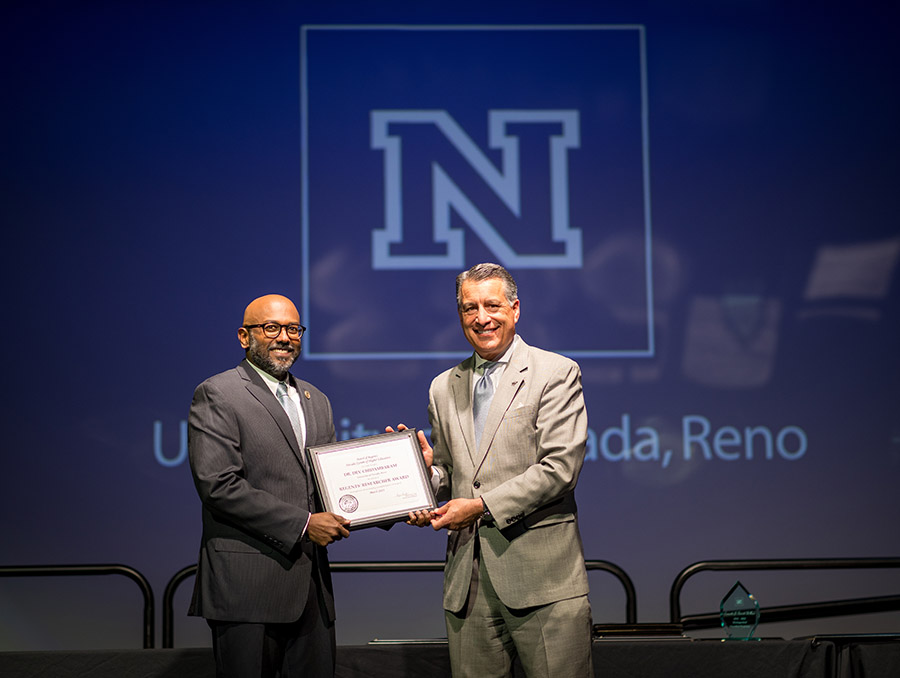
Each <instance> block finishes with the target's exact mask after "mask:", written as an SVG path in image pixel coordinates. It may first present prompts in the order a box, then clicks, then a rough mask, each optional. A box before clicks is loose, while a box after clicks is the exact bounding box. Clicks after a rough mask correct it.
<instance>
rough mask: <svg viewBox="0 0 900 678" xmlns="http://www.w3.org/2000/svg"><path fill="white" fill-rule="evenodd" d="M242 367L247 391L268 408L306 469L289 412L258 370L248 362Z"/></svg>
mask: <svg viewBox="0 0 900 678" xmlns="http://www.w3.org/2000/svg"><path fill="white" fill-rule="evenodd" d="M240 367H241V368H243V371H242V372H243V373H242V378H243V379H244V380H245V385H246V387H247V391H249V392H250V395H252V396H253V397H254V398H256V399H257V400H258V401H259V403H260V405H262V406H263V407H265V408H266V411H267V412H268V413H269V414H270V415H271V416H272V419H273V420H274V421H275V424H276V425H277V426H278V428H279V429H281V432H282V433H283V434H284V437H285V439H286V440H287V442H288V445H290V447H291V451H292V452H293V453H294V456H295V457H297V460H298V461H299V462H300V466H301V467H305V466H306V465H305V464H304V463H303V458H302V457H301V456H300V452H301V451H300V445H299V443H298V442H297V436H295V435H294V427H293V426H291V420H290V419H289V418H288V415H287V412H285V411H284V408H283V407H282V406H281V403H280V402H278V398H276V397H275V395H274V394H273V393H272V391H271V390H270V389H269V387H268V386H266V383H265V381H263V378H262V377H261V376H259V374H257V373H256V370H254V369H253V368H252V367H251V366H250V365H249V364H247V362H246V361H244V362H243V363H241V364H240ZM305 413H306V410H305V409H304V414H305ZM308 421H309V418H307V438H308V437H309V424H308Z"/></svg>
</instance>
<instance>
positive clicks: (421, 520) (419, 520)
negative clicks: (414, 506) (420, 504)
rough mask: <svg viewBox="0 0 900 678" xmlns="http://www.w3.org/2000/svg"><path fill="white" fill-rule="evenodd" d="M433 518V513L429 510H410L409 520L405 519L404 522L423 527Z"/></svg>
mask: <svg viewBox="0 0 900 678" xmlns="http://www.w3.org/2000/svg"><path fill="white" fill-rule="evenodd" d="M433 518H434V513H432V512H431V511H410V512H409V520H407V521H406V524H407V525H415V526H416V527H425V526H426V525H428V524H430V523H431V521H432V519H433Z"/></svg>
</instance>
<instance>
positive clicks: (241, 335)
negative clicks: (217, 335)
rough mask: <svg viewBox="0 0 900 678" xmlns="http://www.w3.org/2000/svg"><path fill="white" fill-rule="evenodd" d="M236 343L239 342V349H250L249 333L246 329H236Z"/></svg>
mask: <svg viewBox="0 0 900 678" xmlns="http://www.w3.org/2000/svg"><path fill="white" fill-rule="evenodd" d="M238 341H239V342H241V348H243V349H245V350H246V349H248V348H250V332H249V331H248V330H247V328H246V327H238Z"/></svg>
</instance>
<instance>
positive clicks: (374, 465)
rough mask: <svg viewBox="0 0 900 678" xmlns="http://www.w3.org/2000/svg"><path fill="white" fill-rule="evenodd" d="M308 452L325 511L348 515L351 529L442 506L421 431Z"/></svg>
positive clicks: (366, 438)
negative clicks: (433, 486) (419, 435)
mask: <svg viewBox="0 0 900 678" xmlns="http://www.w3.org/2000/svg"><path fill="white" fill-rule="evenodd" d="M307 449H308V452H309V459H310V463H311V466H312V469H313V474H314V476H315V480H316V487H318V489H319V496H320V497H321V498H322V504H323V507H324V509H325V510H326V511H330V512H332V513H337V514H338V515H341V516H344V517H345V518H346V519H347V520H349V521H350V529H351V530H356V529H359V528H361V527H372V526H373V525H386V524H389V523H396V522H398V521H400V520H406V518H407V514H408V513H409V512H410V511H419V510H432V509H434V508H435V507H436V506H437V505H436V503H435V501H434V493H433V492H432V490H431V479H430V478H428V477H427V475H426V469H425V460H424V459H423V458H422V450H421V448H420V447H419V441H418V439H417V438H416V430H415V429H406V430H405V431H398V432H396V433H381V434H379V435H374V436H367V437H365V438H355V439H353V440H343V441H340V442H337V443H329V444H327V445H317V446H316V447H310V448H307Z"/></svg>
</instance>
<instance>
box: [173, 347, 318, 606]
mask: <svg viewBox="0 0 900 678" xmlns="http://www.w3.org/2000/svg"><path fill="white" fill-rule="evenodd" d="M290 379H291V380H292V381H293V383H294V385H295V386H296V388H297V389H298V391H299V392H300V396H301V397H300V401H301V403H302V407H303V415H304V417H305V418H306V445H307V446H313V445H320V444H324V443H329V442H333V441H334V440H335V435H334V422H333V419H332V411H331V403H330V402H329V400H328V398H327V397H326V396H325V395H324V394H323V393H322V392H321V391H319V390H318V389H317V388H315V387H314V386H313V385H312V384H309V383H307V382H305V381H300V380H296V379H294V378H293V377H290ZM188 425H189V428H188V453H189V458H190V463H191V472H192V473H193V477H194V484H195V485H196V487H197V492H198V493H199V495H200V499H201V501H202V503H203V537H202V541H201V545H200V560H199V567H198V571H197V578H196V582H195V585H194V596H193V600H192V601H191V607H190V611H189V614H192V615H198V616H202V617H206V618H207V619H215V620H218V621H233V622H259V623H286V622H292V621H296V620H297V619H299V618H300V614H301V613H302V611H303V608H304V606H305V604H306V598H307V594H308V593H309V591H310V582H311V581H312V582H314V583H315V584H316V585H317V586H319V587H320V588H321V589H322V591H323V592H324V597H325V601H326V605H327V607H328V610H329V614H330V617H331V619H334V599H333V595H332V588H331V576H330V573H329V570H328V559H327V556H326V552H325V549H324V548H322V547H319V546H316V545H315V544H313V543H312V542H311V541H309V539H308V538H306V537H304V538H303V539H302V540H299V541H298V539H299V538H300V534H301V533H302V531H303V529H304V527H305V526H306V523H307V519H308V518H309V514H310V513H311V512H315V511H316V507H315V492H314V485H313V481H312V477H311V476H308V475H307V473H306V472H305V471H304V468H303V466H302V464H301V454H305V450H303V451H301V450H300V449H299V446H298V444H297V439H296V437H295V435H294V432H293V429H292V428H291V423H290V419H288V416H287V414H286V413H285V411H284V409H283V408H282V407H281V404H280V403H279V402H278V399H277V398H276V397H275V396H274V395H273V394H272V392H271V390H269V388H268V386H266V384H265V382H264V380H263V379H262V377H261V376H260V375H259V374H258V373H257V372H256V371H255V370H254V369H253V368H252V367H251V366H250V364H249V363H248V362H247V361H246V360H245V361H244V362H242V363H241V364H240V365H238V366H237V367H236V368H234V369H231V370H228V371H227V372H222V373H221V374H217V375H215V376H214V377H210V378H209V379H207V380H206V381H204V382H203V383H202V384H200V385H199V386H198V387H197V389H196V391H195V392H194V400H193V403H192V404H191V411H190V415H189V418H188Z"/></svg>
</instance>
